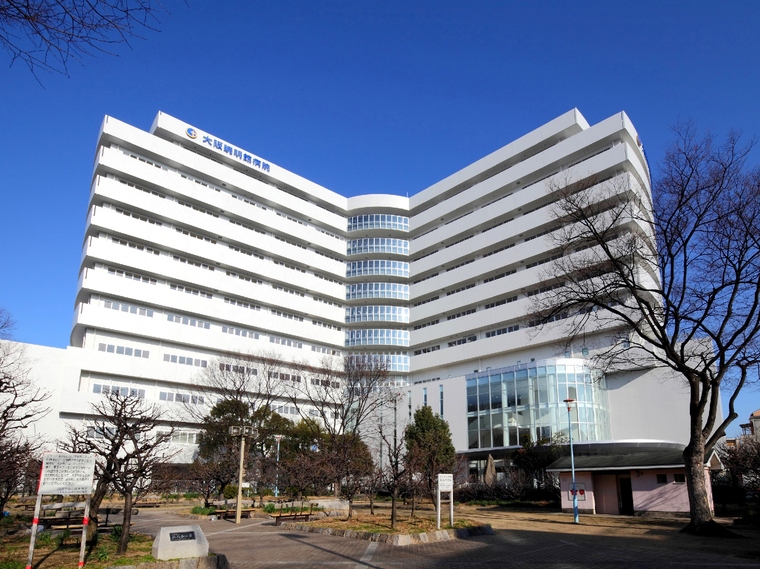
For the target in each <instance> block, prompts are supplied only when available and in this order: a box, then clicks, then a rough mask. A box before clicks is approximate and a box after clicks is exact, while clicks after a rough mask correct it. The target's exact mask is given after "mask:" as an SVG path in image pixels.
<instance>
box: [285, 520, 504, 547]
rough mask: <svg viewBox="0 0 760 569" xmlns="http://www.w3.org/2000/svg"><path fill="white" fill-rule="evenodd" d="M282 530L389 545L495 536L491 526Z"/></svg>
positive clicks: (289, 526) (299, 527) (304, 527)
mask: <svg viewBox="0 0 760 569" xmlns="http://www.w3.org/2000/svg"><path fill="white" fill-rule="evenodd" d="M280 528H282V529H288V530H296V531H302V532H306V533H319V534H323V535H332V536H335V537H347V538H350V539H363V540H365V541H377V542H379V543H387V544H389V545H400V546H405V545H416V544H418V543H436V542H438V541H452V540H454V539H467V538H470V537H474V536H478V535H494V531H493V528H492V527H491V526H490V525H487V524H486V525H482V526H477V527H472V528H459V529H446V530H437V531H431V532H427V533H412V534H408V533H373V532H369V531H355V530H350V529H334V528H321V527H315V526H311V525H306V524H299V523H295V522H285V523H283V524H282V525H281V526H280Z"/></svg>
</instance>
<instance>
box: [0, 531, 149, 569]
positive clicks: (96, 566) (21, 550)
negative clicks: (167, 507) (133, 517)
mask: <svg viewBox="0 0 760 569" xmlns="http://www.w3.org/2000/svg"><path fill="white" fill-rule="evenodd" d="M81 535H82V534H81V533H80V532H72V533H71V535H69V536H67V537H66V539H65V540H61V539H60V538H61V533H60V532H56V533H53V532H47V531H46V532H42V533H41V534H39V535H38V536H37V540H36V544H35V548H34V565H35V567H38V568H39V569H70V568H71V567H76V566H77V562H78V561H79V538H80V537H81ZM104 537H106V536H102V535H101V536H100V540H99V541H98V543H97V544H90V543H88V545H87V550H86V553H85V566H86V567H88V568H92V569H105V568H106V567H111V566H115V565H136V564H138V563H147V562H152V561H155V559H153V556H152V555H151V550H152V548H153V538H152V537H150V536H148V535H143V534H137V533H133V534H130V540H129V548H128V549H127V552H126V553H125V554H124V555H117V554H116V549H117V548H118V543H116V542H115V541H113V540H112V539H107V538H106V539H104ZM40 542H42V544H40ZM28 553H29V536H28V535H26V536H20V535H13V536H4V537H2V538H0V569H23V568H24V567H25V566H26V558H27V555H28Z"/></svg>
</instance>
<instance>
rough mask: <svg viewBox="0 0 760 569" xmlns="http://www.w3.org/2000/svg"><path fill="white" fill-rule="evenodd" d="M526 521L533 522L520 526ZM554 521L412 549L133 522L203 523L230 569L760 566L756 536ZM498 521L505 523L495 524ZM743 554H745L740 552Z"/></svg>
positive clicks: (170, 518) (517, 521) (167, 518)
mask: <svg viewBox="0 0 760 569" xmlns="http://www.w3.org/2000/svg"><path fill="white" fill-rule="evenodd" d="M467 515H468V517H475V516H471V515H470V513H468V514H467ZM488 515H489V514H486V516H488ZM525 516H527V517H528V518H530V519H532V521H530V522H529V521H528V519H527V518H526V519H525V520H523V521H521V518H523V517H525ZM550 516H553V517H552V518H549V520H548V522H547V520H546V519H544V520H543V525H541V519H539V518H541V517H547V515H546V514H513V513H503V512H498V513H496V514H490V517H491V518H494V519H491V520H490V521H491V523H493V525H494V528H495V529H496V535H494V536H483V537H475V538H471V539H466V540H457V541H452V542H441V543H434V544H421V545H414V546H408V547H394V546H390V545H386V544H378V543H372V542H366V541H361V540H355V539H345V538H338V537H331V536H324V535H318V534H311V533H301V532H294V531H287V530H283V529H282V528H279V527H275V526H274V523H273V522H272V521H269V520H261V519H243V520H242V523H241V524H240V525H235V524H234V523H232V522H231V521H215V522H211V521H208V520H198V521H192V520H188V519H185V518H182V517H178V516H175V515H173V514H171V513H170V512H169V511H166V510H141V511H140V514H139V515H138V516H135V517H133V518H132V520H133V523H134V525H133V529H134V530H135V531H140V532H144V533H151V534H153V533H155V532H156V531H157V530H158V528H160V527H161V526H169V525H185V524H195V523H197V524H198V525H200V526H201V528H202V529H203V532H204V533H205V534H206V537H207V538H208V540H209V543H210V546H211V550H212V551H216V552H220V553H224V554H225V555H226V556H227V558H228V559H229V561H230V564H231V566H232V569H249V568H250V569H264V568H278V567H288V568H294V569H310V568H318V567H319V568H324V567H331V568H334V569H365V568H371V569H401V568H402V567H404V568H406V567H412V568H420V569H428V568H430V569H433V568H436V569H438V568H440V569H480V568H483V569H486V568H497V567H498V568H510V569H511V568H515V569H528V568H540V569H555V568H556V569H602V568H604V569H607V568H609V569H613V568H614V569H663V568H672V569H681V568H683V569H698V568H701V567H703V568H710V569H718V568H721V569H722V568H726V569H734V568H736V569H760V539H758V538H760V534H758V533H757V532H755V538H754V539H748V540H731V542H732V543H735V544H737V546H738V547H737V549H735V550H726V543H725V540H721V542H722V543H721V544H720V547H715V546H717V545H718V544H717V543H713V544H711V542H710V541H703V540H697V539H696V538H691V537H690V536H680V537H679V536H678V535H671V534H674V532H675V534H677V531H675V530H669V529H668V527H669V526H668V524H673V522H667V521H666V522H663V523H664V524H665V525H664V526H663V525H662V524H660V523H656V522H655V523H653V524H648V523H647V522H648V520H642V523H640V524H636V527H637V528H639V527H640V528H641V529H640V530H638V531H635V532H633V533H631V534H630V535H625V534H626V533H630V532H620V531H618V530H619V528H620V522H621V521H622V522H623V525H625V523H624V522H626V519H624V518H623V519H620V518H609V519H608V520H607V521H605V519H604V518H599V517H597V518H595V519H594V520H595V521H594V527H595V529H594V531H591V532H585V531H581V532H580V533H576V532H578V531H579V530H581V529H582V528H579V527H578V526H574V524H572V523H571V519H570V518H568V517H563V516H560V515H556V514H552V515H550ZM496 518H498V519H500V520H501V521H502V523H496V522H497V519H496ZM629 520H630V518H629ZM676 523H680V522H676ZM506 526H514V527H512V529H508V528H507V527H506ZM521 526H522V527H525V528H528V529H520V528H521ZM662 527H665V529H664V530H663V529H661V528H662ZM499 528H504V529H499ZM587 529H588V528H587ZM661 534H662V535H661ZM683 544H685V545H683ZM682 545H683V546H682ZM716 549H717V550H721V551H722V552H720V553H718V552H716V551H715V550H716ZM738 550H740V555H741V557H737V556H736V555H735V554H736V553H737V551H738ZM727 551H728V552H727ZM730 551H733V553H734V554H731V553H730Z"/></svg>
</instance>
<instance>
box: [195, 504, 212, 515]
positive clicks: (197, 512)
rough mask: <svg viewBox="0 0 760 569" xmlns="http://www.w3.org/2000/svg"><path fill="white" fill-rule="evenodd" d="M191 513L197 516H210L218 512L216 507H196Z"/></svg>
mask: <svg viewBox="0 0 760 569" xmlns="http://www.w3.org/2000/svg"><path fill="white" fill-rule="evenodd" d="M191 512H192V513H193V514H195V515H196V516H209V515H211V514H213V513H215V512H216V508H215V507H214V506H209V507H208V508H204V507H203V506H195V507H194V508H193V509H192V510H191Z"/></svg>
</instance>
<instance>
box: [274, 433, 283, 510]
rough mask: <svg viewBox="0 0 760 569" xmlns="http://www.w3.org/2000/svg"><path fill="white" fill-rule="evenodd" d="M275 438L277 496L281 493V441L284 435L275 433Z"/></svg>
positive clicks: (275, 488)
mask: <svg viewBox="0 0 760 569" xmlns="http://www.w3.org/2000/svg"><path fill="white" fill-rule="evenodd" d="M274 440H276V441H277V458H276V459H275V465H276V466H275V472H274V497H275V498H277V497H278V496H279V495H280V441H281V440H282V435H275V436H274Z"/></svg>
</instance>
